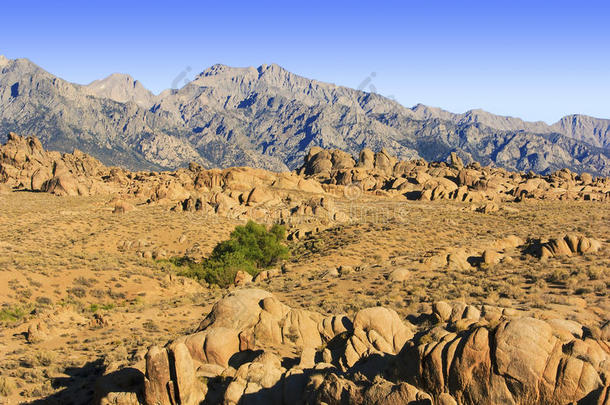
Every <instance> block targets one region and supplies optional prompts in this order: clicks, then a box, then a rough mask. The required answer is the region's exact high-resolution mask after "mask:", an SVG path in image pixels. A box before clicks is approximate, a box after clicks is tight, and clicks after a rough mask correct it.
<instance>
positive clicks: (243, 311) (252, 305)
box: [113, 289, 610, 405]
mask: <svg viewBox="0 0 610 405" xmlns="http://www.w3.org/2000/svg"><path fill="white" fill-rule="evenodd" d="M421 316H423V317H426V318H429V319H436V324H434V323H431V324H430V323H425V322H424V323H423V324H421V325H420V326H419V327H417V326H415V325H412V324H410V323H408V322H405V321H403V320H401V319H400V317H399V316H398V315H397V314H396V312H394V311H392V310H390V309H387V308H382V307H378V308H368V309H364V310H361V311H359V312H357V313H356V314H355V315H354V317H353V318H350V317H347V316H344V315H335V316H323V315H320V314H316V313H313V312H309V311H304V310H299V309H293V308H289V307H287V306H286V305H284V304H282V303H281V302H279V301H278V300H277V299H276V298H275V297H274V296H273V295H272V294H270V293H268V292H265V291H263V290H257V289H241V290H236V291H234V292H232V293H231V294H229V295H228V296H226V297H225V298H223V299H221V300H220V301H218V302H217V303H216V304H215V305H214V307H213V308H212V310H211V312H210V313H209V315H208V316H207V317H206V318H205V319H204V320H203V321H202V322H201V324H200V325H199V327H198V329H197V332H195V333H194V334H191V335H187V336H184V337H181V338H179V339H177V340H175V341H173V342H170V343H169V344H168V345H167V346H166V347H159V346H153V347H151V348H150V349H149V350H148V354H147V355H146V376H145V379H144V383H143V385H142V387H141V394H143V395H141V397H142V398H144V403H145V404H147V405H153V404H155V405H156V404H168V405H170V404H177V403H181V404H199V403H201V402H203V401H204V400H205V401H207V402H209V403H224V404H242V403H243V404H246V403H265V404H278V405H280V404H299V403H301V404H318V403H327V404H347V403H349V404H367V405H373V404H376V405H379V404H387V405H393V404H490V405H491V404H498V403H502V404H524V403H527V404H549V403H579V404H580V403H583V404H584V403H597V404H607V403H608V400H609V398H608V384H609V381H608V375H610V374H609V373H610V348H609V346H608V345H609V342H608V340H607V339H605V337H599V336H598V337H596V338H593V337H592V335H591V333H590V332H589V331H588V329H587V328H585V327H584V326H582V325H580V324H578V323H576V322H573V321H566V320H562V319H551V320H547V321H545V320H541V319H537V318H533V317H530V316H528V315H527V314H524V313H520V312H518V311H514V310H511V311H509V310H503V309H501V308H497V307H491V306H486V305H484V306H482V307H477V306H472V305H466V304H464V303H461V302H456V303H447V302H440V301H439V302H437V303H435V304H434V305H433V306H432V313H429V314H422V315H421ZM426 325H432V326H426ZM604 328H607V327H606V326H604ZM416 332H417V333H416ZM603 336H605V335H603ZM606 337H607V336H606ZM291 359H294V360H291ZM216 376H219V377H221V378H220V379H214V377H216ZM202 378H207V379H208V380H202ZM205 381H207V383H205ZM222 381H224V383H223V382H222ZM210 384H211V385H210ZM218 384H220V386H218ZM212 388H213V389H212ZM113 395H115V396H116V395H120V393H116V392H115V393H113ZM125 395H130V396H129V398H137V397H138V395H139V394H138V392H133V391H132V392H131V393H125Z"/></svg>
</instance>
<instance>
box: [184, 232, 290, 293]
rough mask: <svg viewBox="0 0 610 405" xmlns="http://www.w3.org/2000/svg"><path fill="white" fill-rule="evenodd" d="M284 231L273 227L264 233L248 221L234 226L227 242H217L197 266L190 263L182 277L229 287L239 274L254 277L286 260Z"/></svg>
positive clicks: (286, 250)
mask: <svg viewBox="0 0 610 405" xmlns="http://www.w3.org/2000/svg"><path fill="white" fill-rule="evenodd" d="M285 239H286V229H285V228H284V227H283V226H281V225H273V226H272V227H271V229H269V230H267V228H265V227H264V226H263V225H260V224H257V223H255V222H253V221H248V223H247V224H246V225H244V226H237V227H235V230H234V231H233V232H231V236H230V237H229V239H228V240H225V241H223V242H220V243H219V244H218V245H216V247H215V248H214V250H213V251H212V254H211V255H210V257H208V258H207V259H205V260H204V261H203V262H202V263H200V264H195V263H190V264H189V266H188V268H187V269H186V270H185V271H183V272H182V274H183V275H186V276H190V277H195V278H198V279H204V280H205V281H207V282H208V283H210V284H218V285H220V286H221V287H226V286H229V285H231V284H232V283H233V281H234V280H235V275H236V274H237V272H238V271H240V270H241V271H246V272H248V273H250V274H251V275H252V276H256V275H257V274H258V273H259V272H260V271H261V270H263V269H265V268H269V267H271V266H273V265H274V264H276V263H277V262H278V261H279V260H281V259H284V258H286V257H287V256H288V248H287V247H286V246H285V245H284V244H283V243H282V241H284V240H285Z"/></svg>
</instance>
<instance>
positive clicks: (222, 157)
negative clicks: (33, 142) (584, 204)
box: [0, 59, 610, 175]
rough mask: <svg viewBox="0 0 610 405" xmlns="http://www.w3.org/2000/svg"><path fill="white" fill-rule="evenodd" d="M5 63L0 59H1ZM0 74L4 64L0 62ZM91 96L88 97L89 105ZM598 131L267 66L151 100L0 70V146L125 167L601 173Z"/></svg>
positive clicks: (603, 156)
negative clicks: (374, 163) (428, 167)
mask: <svg viewBox="0 0 610 405" xmlns="http://www.w3.org/2000/svg"><path fill="white" fill-rule="evenodd" d="M3 61H4V60H3ZM3 63H5V62H3ZM91 96H93V97H91ZM609 128H610V125H609V121H608V120H597V119H594V118H590V117H584V116H583V117H576V118H574V117H571V118H568V117H566V118H565V119H564V120H562V121H561V122H560V123H558V124H555V125H554V126H549V125H546V124H544V123H541V122H535V123H532V122H525V121H523V120H520V119H518V118H512V117H503V116H497V115H494V114H491V113H488V112H485V111H482V110H472V111H469V112H466V113H464V114H454V113H451V112H448V111H445V110H442V109H440V108H436V107H428V106H425V105H421V104H419V105H416V106H415V107H413V108H405V107H403V106H401V105H400V104H399V103H397V102H395V101H393V100H390V99H388V98H385V97H383V96H381V95H378V94H374V93H367V92H364V91H360V90H356V89H350V88H347V87H342V86H337V85H334V84H331V83H323V82H319V81H316V80H311V79H308V78H305V77H303V76H299V75H297V74H294V73H291V72H289V71H287V70H286V69H284V68H282V67H281V66H279V65H277V64H274V63H271V64H263V65H260V66H259V67H241V68H236V67H230V66H226V65H221V64H217V65H214V66H211V67H210V68H208V69H206V70H204V71H203V72H202V73H201V74H199V75H198V76H197V77H196V78H195V79H194V80H193V81H192V82H190V83H189V84H187V85H185V86H183V87H182V88H180V89H179V90H168V91H165V92H162V93H161V94H160V95H159V96H155V95H153V94H152V93H151V92H150V91H148V90H147V89H145V88H144V86H142V84H141V83H140V82H138V81H137V80H135V79H134V78H132V77H131V76H128V75H124V74H113V75H111V76H109V77H107V78H105V79H102V80H99V81H95V82H93V83H91V84H89V85H86V86H81V85H75V84H72V83H69V82H67V81H65V80H62V79H60V78H58V77H56V76H54V75H52V74H50V73H48V72H46V71H44V70H43V69H41V68H39V67H38V66H36V65H34V64H33V63H31V62H30V61H28V60H27V59H17V60H12V61H8V63H7V65H6V66H5V67H3V68H2V70H0V141H2V139H5V136H6V135H5V134H6V133H8V132H10V131H13V132H22V133H37V134H38V135H39V136H40V138H41V140H42V143H43V145H44V146H45V147H54V148H57V149H59V150H61V151H69V150H71V149H72V148H74V147H78V148H79V149H82V150H84V151H86V152H88V153H90V154H92V155H94V156H96V157H98V158H100V159H101V160H102V161H103V162H104V163H107V164H113V165H125V166H127V167H130V168H136V167H137V168H176V167H179V166H183V165H187V164H188V162H189V161H196V162H198V163H200V164H203V165H206V166H209V167H214V166H216V167H227V166H235V165H244V166H252V167H260V168H267V169H273V170H287V169H296V168H297V167H298V166H299V164H300V162H301V161H302V159H303V157H304V156H305V154H306V152H307V150H308V149H309V148H311V147H313V146H322V147H325V148H337V149H341V150H343V151H345V152H348V153H351V154H352V155H355V154H356V153H359V151H360V150H361V149H362V148H365V147H366V148H370V149H372V150H373V151H379V150H381V149H383V148H386V149H387V150H388V151H390V152H391V153H392V154H394V155H396V156H397V157H399V158H400V159H413V158H419V157H421V158H425V159H427V160H437V161H439V160H446V159H447V158H448V157H449V154H450V153H451V152H455V153H456V154H457V155H458V156H460V157H461V158H462V159H464V160H465V162H469V161H471V160H477V161H480V162H481V163H483V164H485V165H492V164H493V165H496V166H501V167H504V168H507V169H510V170H523V171H529V170H532V171H535V172H539V173H548V172H552V171H553V170H559V169H561V168H564V167H568V168H570V170H574V171H578V172H583V171H587V172H590V173H594V174H601V175H607V174H608V173H610V141H609V139H610V135H609V134H610V129H609Z"/></svg>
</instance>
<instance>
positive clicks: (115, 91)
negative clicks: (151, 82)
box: [83, 73, 155, 108]
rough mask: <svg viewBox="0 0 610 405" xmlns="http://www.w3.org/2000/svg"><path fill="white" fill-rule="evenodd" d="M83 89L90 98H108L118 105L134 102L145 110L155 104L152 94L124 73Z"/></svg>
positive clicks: (113, 75)
mask: <svg viewBox="0 0 610 405" xmlns="http://www.w3.org/2000/svg"><path fill="white" fill-rule="evenodd" d="M83 89H84V90H85V93H86V94H89V95H91V96H95V97H100V98H108V99H110V100H114V101H118V102H119V103H126V102H134V103H136V104H138V105H140V106H142V107H145V108H150V107H151V106H152V105H153V104H154V102H155V96H154V94H152V93H151V92H150V91H149V90H147V89H146V88H145V87H144V86H143V85H142V84H141V83H140V82H139V81H137V80H135V79H134V78H133V77H131V76H130V75H128V74H124V73H113V74H111V75H110V76H108V77H106V78H104V79H101V80H96V81H93V82H91V83H89V84H88V85H86V86H83Z"/></svg>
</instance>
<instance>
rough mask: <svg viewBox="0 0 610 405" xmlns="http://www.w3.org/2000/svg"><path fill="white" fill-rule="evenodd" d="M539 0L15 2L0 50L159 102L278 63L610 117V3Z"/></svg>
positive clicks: (445, 99) (407, 92)
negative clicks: (123, 82)
mask: <svg viewBox="0 0 610 405" xmlns="http://www.w3.org/2000/svg"><path fill="white" fill-rule="evenodd" d="M490 3H493V4H490ZM532 3H537V2H522V1H511V2H476V1H475V2H467V3H465V2H413V3H411V2H376V3H374V4H371V3H368V2H367V3H358V2H342V1H339V2H330V1H325V2H321V1H312V2H307V3H302V4H287V3H285V2H276V3H273V2H265V1H262V2H243V3H241V4H240V3H239V2H237V3H236V2H232V3H230V4H228V3H227V4H226V5H225V4H222V2H211V3H207V2H206V3H202V2H190V1H183V2H179V3H175V4H165V5H160V4H155V2H149V3H146V5H145V6H142V5H141V4H140V5H138V4H130V3H129V2H118V1H109V2H104V3H103V4H100V5H91V4H84V3H83V4H81V3H76V2H75V3H73V4H70V3H63V5H56V4H53V3H48V4H46V3H40V4H32V3H29V4H28V3H27V2H9V3H7V4H3V15H4V16H7V18H5V19H3V22H2V32H3V33H2V41H1V43H0V54H4V55H6V56H7V57H8V58H10V59H15V58H19V57H27V58H29V59H31V60H33V61H35V62H36V63H37V64H39V65H41V66H44V67H45V68H46V69H47V70H48V71H49V72H51V73H53V74H54V75H57V76H59V77H62V78H64V79H66V80H68V81H71V82H76V83H81V84H88V83H90V82H92V81H94V80H97V79H99V78H102V77H107V76H108V75H110V74H111V73H114V72H120V73H128V74H130V75H131V76H133V77H135V78H137V79H138V80H139V81H140V82H141V83H142V85H143V86H144V87H145V88H148V89H151V90H152V91H153V93H155V94H158V93H159V92H161V91H162V90H164V89H167V88H170V87H172V84H178V85H179V86H180V85H182V84H184V81H185V80H192V79H193V78H194V77H195V76H196V75H197V74H198V73H200V71H201V70H202V69H203V68H204V67H206V66H211V65H214V64H216V63H222V64H226V65H229V66H258V65H261V64H263V63H270V62H275V63H277V64H279V65H280V66H283V67H284V68H286V69H287V70H289V71H291V72H294V73H296V74H299V75H301V76H304V77H310V78H316V79H317V80H320V81H324V82H330V83H335V84H338V85H343V86H347V87H351V88H358V87H359V86H361V85H363V90H365V91H373V92H378V93H380V94H382V95H384V96H392V97H393V98H394V99H396V100H397V101H398V102H399V103H401V104H402V105H404V106H407V107H410V106H413V105H416V104H418V103H422V104H425V105H430V106H438V107H441V108H443V109H445V110H448V111H453V112H457V113H461V112H465V111H468V110H471V109H475V108H481V109H484V110H486V111H490V112H492V113H494V114H500V115H508V116H513V117H519V118H522V119H525V120H527V121H539V120H542V121H546V122H547V123H553V122H556V121H558V120H559V119H560V118H561V117H563V116H565V115H569V114H576V113H578V114H585V115H589V116H594V117H600V118H604V117H609V116H610V102H609V101H608V94H610V52H608V50H609V49H610V30H608V28H607V26H608V23H607V22H608V20H609V17H610V13H609V6H608V5H607V4H604V3H603V2H601V1H600V2H589V1H584V2H578V3H577V4H576V3H573V2H570V3H568V2H566V1H556V2H553V3H552V4H549V3H547V4H545V3H543V2H540V3H537V4H533V5H532ZM23 16H27V17H23ZM372 73H374V75H372Z"/></svg>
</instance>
